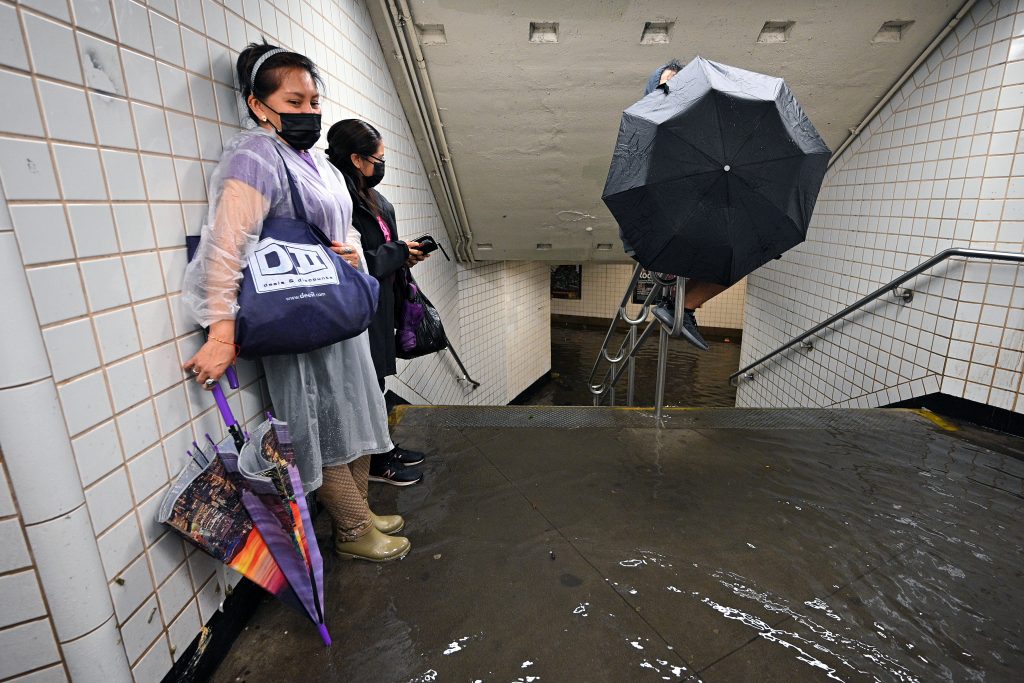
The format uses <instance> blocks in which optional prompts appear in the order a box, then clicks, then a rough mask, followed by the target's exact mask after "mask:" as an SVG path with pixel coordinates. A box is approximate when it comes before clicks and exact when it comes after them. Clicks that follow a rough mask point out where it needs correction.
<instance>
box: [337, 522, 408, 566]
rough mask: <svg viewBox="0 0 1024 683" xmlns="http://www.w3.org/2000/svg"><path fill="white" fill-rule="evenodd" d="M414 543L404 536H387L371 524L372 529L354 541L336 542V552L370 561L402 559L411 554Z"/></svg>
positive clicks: (354, 558) (350, 557)
mask: <svg viewBox="0 0 1024 683" xmlns="http://www.w3.org/2000/svg"><path fill="white" fill-rule="evenodd" d="M410 548H412V543H410V542H409V539H408V538H405V537H404V536H387V535H385V534H382V533H381V532H380V531H378V530H377V528H376V527H374V526H371V527H370V530H369V531H368V532H367V533H366V534H363V535H362V536H360V537H359V538H357V539H356V540H354V541H345V542H341V543H339V542H337V541H335V543H334V552H336V553H337V554H338V555H339V556H341V557H347V558H349V559H353V560H369V561H370V562H390V561H391V560H400V559H402V558H403V557H405V556H406V555H408V554H409V549H410Z"/></svg>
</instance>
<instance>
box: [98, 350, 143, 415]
mask: <svg viewBox="0 0 1024 683" xmlns="http://www.w3.org/2000/svg"><path fill="white" fill-rule="evenodd" d="M107 382H108V383H109V384H110V394H111V398H112V399H113V402H114V412H121V411H123V410H126V409H128V408H130V407H131V406H133V405H135V404H136V403H139V402H140V401H142V400H144V399H145V398H147V397H148V396H149V395H150V389H149V378H148V376H147V375H146V363H145V361H144V360H143V359H142V356H135V357H133V358H129V359H128V360H126V361H121V362H119V363H114V364H112V365H108V366H107Z"/></svg>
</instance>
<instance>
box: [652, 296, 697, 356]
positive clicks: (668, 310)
mask: <svg viewBox="0 0 1024 683" xmlns="http://www.w3.org/2000/svg"><path fill="white" fill-rule="evenodd" d="M654 317H655V318H657V319H658V320H659V321H661V323H662V324H663V325H665V326H666V327H668V328H671V327H672V322H673V319H674V318H675V308H674V306H673V305H670V304H659V305H658V306H656V307H655V309H654ZM679 336H681V337H682V338H683V339H685V340H686V341H688V342H690V343H691V344H693V345H694V346H696V347H697V348H698V349H700V350H701V351H707V350H708V343H707V342H706V341H704V337H703V336H701V333H700V328H698V327H697V318H695V317H694V315H693V311H689V310H687V311H684V312H683V327H682V329H681V330H680V331H679Z"/></svg>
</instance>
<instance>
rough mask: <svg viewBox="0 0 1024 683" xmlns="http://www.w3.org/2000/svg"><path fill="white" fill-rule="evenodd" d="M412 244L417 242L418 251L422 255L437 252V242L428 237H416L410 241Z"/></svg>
mask: <svg viewBox="0 0 1024 683" xmlns="http://www.w3.org/2000/svg"><path fill="white" fill-rule="evenodd" d="M412 241H413V242H419V245H420V251H421V252H422V253H424V254H429V253H430V252H432V251H435V250H437V242H436V241H435V240H434V238H433V237H431V236H430V235H424V236H423V237H417V238H416V239H414V240H412Z"/></svg>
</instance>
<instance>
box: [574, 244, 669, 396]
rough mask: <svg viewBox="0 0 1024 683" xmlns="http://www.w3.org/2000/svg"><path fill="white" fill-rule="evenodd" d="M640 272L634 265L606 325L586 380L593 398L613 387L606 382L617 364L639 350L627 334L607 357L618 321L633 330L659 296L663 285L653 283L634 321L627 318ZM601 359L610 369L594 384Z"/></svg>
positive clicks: (636, 342) (638, 266)
mask: <svg viewBox="0 0 1024 683" xmlns="http://www.w3.org/2000/svg"><path fill="white" fill-rule="evenodd" d="M642 270H643V267H642V266H641V265H640V264H639V263H638V264H637V265H636V268H634V269H633V277H632V278H630V280H629V286H628V287H627V288H626V293H625V294H623V295H622V301H621V302H620V303H619V309H618V311H616V313H615V315H614V316H613V317H612V321H611V324H609V325H608V332H606V333H605V335H604V341H603V342H602V343H601V350H600V351H599V352H598V354H597V359H596V360H595V361H594V365H593V367H592V368H591V369H590V377H588V378H587V388H588V389H589V390H590V393H591V394H593V395H594V396H595V397H600V396H602V395H603V394H604V393H605V391H607V390H608V387H609V386H614V382H612V383H611V384H609V382H608V381H607V380H608V379H609V377H610V375H613V374H615V373H614V370H615V368H616V366H617V365H618V364H619V363H621V362H622V361H624V360H629V359H631V358H632V357H633V355H634V354H635V353H636V352H637V350H638V349H639V348H640V344H641V343H642V341H633V337H634V336H635V335H632V334H629V335H627V336H626V337H625V338H624V339H623V340H622V344H621V345H620V346H619V350H618V352H617V353H616V354H615V357H614V358H612V357H611V356H609V355H608V349H609V342H611V338H612V334H613V333H614V332H615V327H616V325H618V322H619V320H622V321H623V322H625V323H626V324H627V325H629V326H630V329H631V330H632V329H635V328H636V327H637V326H638V325H641V324H642V323H643V322H644V321H646V320H647V317H648V315H649V313H650V306H651V304H652V303H653V302H654V301H655V300H656V299H657V297H658V295H660V294H661V289H662V286H663V285H662V284H661V283H659V282H657V281H655V283H654V287H652V288H651V292H650V294H648V295H647V298H646V299H644V303H643V306H641V308H640V313H639V314H638V316H637V317H636V318H635V319H634V318H630V317H629V315H628V314H627V313H626V306H627V305H628V304H629V303H630V302H629V299H630V295H631V294H632V293H633V288H634V287H636V283H637V282H638V281H639V280H640V272H641V271H642ZM644 339H646V337H644ZM630 341H632V342H633V343H631V344H630V348H629V350H628V351H627V350H626V344H627V343H628V342H630ZM602 358H603V359H604V360H606V361H608V362H609V363H610V364H611V366H612V367H611V368H609V369H608V371H607V372H606V373H605V375H604V377H603V378H602V381H601V383H600V384H594V377H595V376H596V375H597V369H598V368H599V367H600V365H601V359H602ZM619 376H621V373H619V374H618V375H616V380H617V379H618V377H619ZM595 400H596V398H595Z"/></svg>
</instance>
